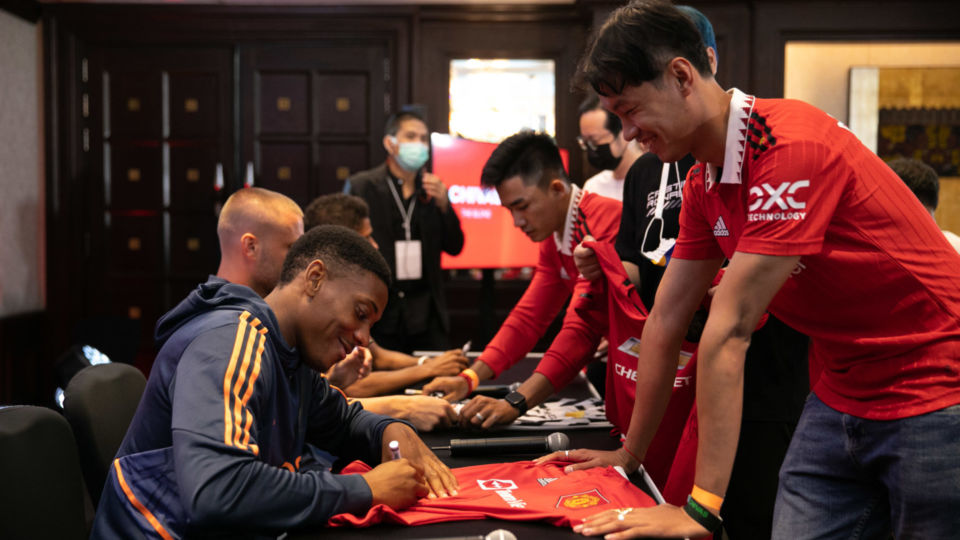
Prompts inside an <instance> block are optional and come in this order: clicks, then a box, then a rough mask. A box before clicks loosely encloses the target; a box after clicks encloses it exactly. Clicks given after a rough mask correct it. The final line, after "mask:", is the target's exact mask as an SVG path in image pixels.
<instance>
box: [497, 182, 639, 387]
mask: <svg viewBox="0 0 960 540" xmlns="http://www.w3.org/2000/svg"><path fill="white" fill-rule="evenodd" d="M571 189H572V193H571V195H570V206H569V209H568V212H567V222H566V226H565V227H564V230H563V235H558V234H556V233H555V234H554V235H553V236H551V237H549V238H547V239H546V240H544V241H542V242H540V258H539V260H538V261H537V268H536V271H535V272H534V274H533V279H532V280H531V281H530V285H529V286H528V287H527V290H526V292H524V293H523V297H521V298H520V301H519V302H517V305H516V306H514V308H513V310H511V311H510V315H509V316H507V320H506V321H504V323H503V325H502V326H501V327H500V330H499V331H497V335H495V336H494V337H493V339H492V340H491V341H490V344H489V345H487V347H486V348H485V349H484V350H483V354H481V355H480V358H479V360H481V361H483V362H484V363H485V364H487V365H488V366H489V367H490V369H492V370H493V372H494V373H495V374H496V375H499V374H500V373H502V372H503V371H504V370H506V369H508V368H509V367H510V366H513V365H514V364H516V363H517V362H519V361H520V360H521V359H522V358H524V357H525V356H526V354H527V353H528V352H530V351H531V350H532V349H533V346H534V345H536V343H537V340H539V339H540V337H541V336H543V334H544V332H546V330H547V327H548V326H549V325H550V323H551V322H553V319H554V317H556V315H557V313H558V312H559V311H560V309H561V308H563V305H564V303H565V302H566V301H567V299H568V298H570V294H571V293H574V295H575V296H576V295H577V294H579V293H580V292H581V289H582V290H583V291H585V290H586V288H587V287H588V286H589V284H588V283H587V282H585V281H583V280H580V282H579V283H578V280H577V276H578V274H579V273H578V272H577V267H576V265H575V264H574V263H573V248H575V247H576V246H577V244H579V243H580V241H581V240H583V238H584V237H585V236H587V235H590V236H593V237H594V238H596V239H597V240H598V241H600V242H604V243H609V244H610V245H613V242H614V240H616V236H617V229H618V228H619V226H620V213H621V211H622V206H621V204H620V201H615V200H613V199H608V198H606V197H602V196H600V195H597V194H594V193H589V192H585V191H583V190H581V189H580V188H578V187H577V186H571ZM599 341H600V335H599V334H598V333H597V332H596V331H594V330H593V329H592V328H590V327H589V326H588V325H586V324H584V323H583V321H581V320H580V319H579V317H578V316H577V315H576V313H574V312H573V309H572V308H568V309H567V314H566V317H565V318H564V320H563V327H562V328H561V330H560V332H559V333H557V337H556V338H555V339H554V340H553V343H552V344H551V345H550V348H549V349H548V350H547V352H546V353H545V354H544V355H543V360H542V361H541V362H540V365H539V366H537V372H539V373H542V374H543V375H544V376H545V377H547V378H548V379H549V380H550V383H551V384H553V387H554V388H557V389H559V388H563V387H564V386H566V384H567V383H569V382H570V380H572V379H573V377H575V376H576V374H577V372H578V371H579V370H580V368H582V367H583V366H584V365H585V364H586V362H587V361H589V360H590V359H592V354H593V352H594V351H595V350H596V348H597V343H599Z"/></svg>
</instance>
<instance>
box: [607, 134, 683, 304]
mask: <svg viewBox="0 0 960 540" xmlns="http://www.w3.org/2000/svg"><path fill="white" fill-rule="evenodd" d="M694 163H696V160H695V159H693V156H690V155H688V156H686V157H685V158H683V159H681V160H680V161H678V162H677V163H672V164H670V172H669V175H668V177H667V186H666V192H665V193H664V199H663V232H662V233H661V234H662V236H663V238H665V239H666V238H676V237H677V235H678V234H679V232H680V201H681V191H682V189H683V182H684V181H686V178H687V171H689V170H690V167H693V164H694ZM678 167H679V171H678ZM662 170H663V162H662V161H660V160H659V159H658V158H657V156H656V155H654V154H652V153H649V152H648V153H646V154H644V155H642V156H640V157H639V158H637V160H636V161H635V162H633V165H632V166H631V167H630V170H629V171H628V172H627V177H626V179H625V180H624V182H623V214H622V216H621V217H620V232H618V233H617V241H616V248H617V254H618V255H620V260H622V261H627V262H631V263H633V264H635V265H637V266H638V267H639V269H640V290H639V292H640V299H641V300H643V304H644V305H645V306H646V307H647V309H650V308H652V307H653V297H654V295H655V294H656V292H657V286H659V285H660V278H662V277H663V270H664V267H662V266H657V265H655V264H653V263H652V262H651V261H650V259H648V258H647V257H645V256H644V255H643V253H642V252H643V250H644V249H647V250H652V249H655V248H656V247H657V245H658V242H659V241H660V236H661V234H657V233H658V232H659V230H660V227H659V224H653V225H651V224H650V222H651V221H653V218H654V213H655V211H656V208H657V197H658V195H659V193H660V173H661V171H662ZM678 173H679V175H678ZM678 176H679V180H678ZM648 225H650V229H649V234H648V230H647V226H648ZM645 237H646V240H645V239H644V238H645ZM644 242H646V244H644Z"/></svg>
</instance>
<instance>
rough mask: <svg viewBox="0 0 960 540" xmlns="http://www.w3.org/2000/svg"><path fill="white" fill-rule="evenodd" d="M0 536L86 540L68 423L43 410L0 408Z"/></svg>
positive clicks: (76, 461) (77, 464)
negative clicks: (81, 539)
mask: <svg viewBox="0 0 960 540" xmlns="http://www.w3.org/2000/svg"><path fill="white" fill-rule="evenodd" d="M0 516H2V517H0V538H10V539H20V538H24V539H27V538H29V539H34V538H37V539H45V538H68V539H69V538H77V539H79V538H86V535H87V527H86V523H85V520H84V500H83V479H82V477H81V474H80V462H79V459H78V457H77V445H76V443H75V442H74V440H73V434H72V433H71V431H70V425H69V424H67V421H66V420H65V419H64V418H63V416H61V415H60V414H59V413H57V412H55V411H52V410H50V409H47V408H44V407H33V406H29V405H16V406H12V407H3V408H0Z"/></svg>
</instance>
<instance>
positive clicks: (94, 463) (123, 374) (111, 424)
mask: <svg viewBox="0 0 960 540" xmlns="http://www.w3.org/2000/svg"><path fill="white" fill-rule="evenodd" d="M146 384H147V381H146V379H145V378H144V377H143V374H142V373H140V370H138V369H137V368H135V367H133V366H131V365H128V364H117V363H113V364H101V365H96V366H90V367H87V368H84V369H82V370H80V372H78V373H77V374H76V375H75V376H74V377H73V378H72V379H70V383H69V384H67V389H66V390H64V400H63V412H64V414H65V415H66V417H67V420H69V421H70V425H71V426H72V427H73V434H74V435H75V436H76V439H77V447H78V449H79V451H80V466H81V469H82V470H83V478H84V480H86V484H87V490H88V492H89V493H90V499H91V500H92V501H93V506H94V507H96V506H97V504H98V503H99V502H100V493H101V492H102V491H103V484H104V482H106V479H107V473H108V472H109V470H110V464H111V462H112V461H113V458H114V456H116V454H117V450H118V449H119V448H120V443H121V442H123V436H124V435H126V433H127V427H128V426H129V425H130V420H132V419H133V414H134V413H135V412H136V411H137V405H138V404H139V403H140V396H141V395H143V389H144V387H145V386H146Z"/></svg>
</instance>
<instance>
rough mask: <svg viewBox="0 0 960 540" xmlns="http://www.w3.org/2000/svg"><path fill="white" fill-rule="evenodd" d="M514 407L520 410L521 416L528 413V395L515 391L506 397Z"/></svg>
mask: <svg viewBox="0 0 960 540" xmlns="http://www.w3.org/2000/svg"><path fill="white" fill-rule="evenodd" d="M503 399H504V400H506V402H507V403H509V404H510V405H511V406H513V408H514V409H516V410H518V411H520V416H523V415H525V414H527V397H526V396H524V395H523V394H521V393H520V392H517V391H513V392H510V393H509V394H507V395H506V396H505V397H504V398H503Z"/></svg>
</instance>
